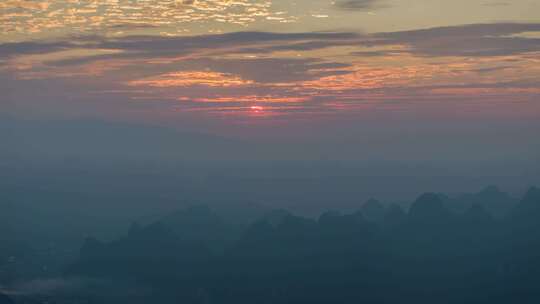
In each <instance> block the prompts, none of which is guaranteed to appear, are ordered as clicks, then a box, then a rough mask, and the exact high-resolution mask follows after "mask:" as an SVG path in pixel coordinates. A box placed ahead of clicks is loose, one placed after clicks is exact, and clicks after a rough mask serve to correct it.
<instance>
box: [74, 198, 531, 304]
mask: <svg viewBox="0 0 540 304" xmlns="http://www.w3.org/2000/svg"><path fill="white" fill-rule="evenodd" d="M488 192H494V191H493V189H491V190H490V191H488ZM447 202H448V197H446V196H443V195H440V194H434V193H426V194H423V195H421V196H419V197H418V198H417V199H416V200H415V201H414V202H413V204H412V205H411V208H410V209H409V212H408V213H405V212H404V211H403V210H402V209H401V207H399V206H398V205H391V206H389V207H388V208H385V209H386V210H385V213H384V215H383V219H382V220H381V222H380V224H376V223H374V222H371V221H368V220H366V219H365V218H364V216H363V215H362V213H361V212H356V213H352V214H342V213H340V212H338V211H328V212H324V213H322V214H321V215H320V217H319V218H318V219H317V220H315V219H311V218H305V217H301V216H296V215H293V214H291V213H289V212H288V211H286V210H274V211H272V212H269V213H267V214H266V215H265V216H263V217H261V218H260V219H259V220H257V221H255V222H254V223H253V224H251V225H249V226H247V227H246V228H245V229H243V231H242V234H241V236H240V237H239V239H238V240H235V241H232V246H230V247H228V248H227V249H226V250H224V251H223V252H220V253H219V254H217V255H216V254H214V255H213V254H210V251H209V250H208V249H206V248H205V246H202V245H201V244H200V243H197V242H195V241H194V240H192V241H188V240H187V239H186V238H182V237H180V236H179V234H177V233H176V231H174V230H173V229H171V228H169V226H173V224H175V225H177V226H176V227H177V229H179V230H178V231H179V232H182V231H186V230H188V229H192V228H200V229H203V232H202V233H207V231H205V229H209V231H215V229H218V228H220V227H222V226H221V225H222V224H223V223H222V221H221V220H220V219H219V217H218V216H216V215H215V214H213V212H212V211H211V210H209V209H208V208H205V207H200V206H199V207H195V208H190V209H185V210H181V211H179V212H176V213H174V214H172V215H171V216H170V217H167V218H166V220H165V219H164V220H163V221H160V222H159V223H156V224H152V225H148V226H141V225H137V224H134V225H132V227H131V228H130V229H129V233H128V234H127V235H126V236H124V237H122V238H119V239H118V240H116V241H113V242H108V243H107V242H99V241H97V240H95V239H88V240H87V241H86V242H85V244H84V246H83V248H82V249H81V256H80V259H79V261H77V262H76V263H75V264H74V265H73V267H72V268H71V273H74V274H78V275H82V276H90V277H102V278H119V277H122V278H127V277H129V278H133V279H136V280H137V281H142V282H145V283H146V284H147V285H149V286H152V288H153V289H154V290H153V291H152V294H156V295H159V296H160V297H163V298H165V299H167V300H168V301H165V302H164V303H169V302H170V303H175V301H176V302H178V301H180V302H182V303H197V304H198V303H202V302H201V301H202V300H200V299H201V298H204V299H206V300H205V301H207V302H209V301H216V302H218V303H235V304H236V303H240V304H243V303H246V304H247V303H272V304H274V303H287V304H288V303H343V304H346V303H347V304H348V303H381V304H394V303H396V304H397V303H420V304H430V303H443V304H461V303H471V304H477V303H480V304H506V303H513V302H514V300H515V299H519V301H520V303H526V304H533V303H538V301H539V300H540V293H539V292H538V286H537V278H538V277H540V225H538V222H539V219H540V207H539V206H540V191H539V190H538V189H536V188H532V189H530V190H529V191H528V193H527V194H526V195H525V196H524V198H523V199H522V200H521V202H520V203H519V204H518V205H516V206H515V210H514V212H512V213H511V214H510V215H508V217H507V218H505V219H504V220H499V219H497V218H495V217H493V216H491V215H490V213H489V212H488V211H487V210H486V209H487V208H486V207H485V205H484V204H473V205H471V206H470V207H469V208H468V209H466V210H464V211H463V212H460V213H456V212H452V211H451V210H449V208H448V207H447ZM203 236H207V235H206V234H203ZM197 238H200V235H197ZM201 295H204V296H201ZM210 299H211V300H210Z"/></svg>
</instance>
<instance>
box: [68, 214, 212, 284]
mask: <svg viewBox="0 0 540 304" xmlns="http://www.w3.org/2000/svg"><path fill="white" fill-rule="evenodd" d="M211 257H212V253H211V252H210V250H209V249H208V248H207V247H206V246H204V245H203V243H202V242H197V241H192V240H183V239H181V238H180V237H178V236H177V235H176V234H175V233H174V232H173V231H172V230H171V229H169V228H168V227H166V226H165V225H163V224H161V223H155V224H151V225H149V226H146V227H137V226H132V227H131V228H130V231H129V234H128V235H126V236H124V237H122V238H120V239H118V240H115V241H113V242H110V243H103V242H100V241H98V240H96V239H94V238H87V239H86V241H85V243H84V244H83V246H82V248H81V253H80V260H79V261H78V262H77V263H75V264H74V265H73V266H72V267H70V273H73V274H92V275H97V276H102V275H120V276H130V275H140V276H146V275H150V274H153V273H155V272H163V271H165V270H167V272H175V270H174V269H175V267H179V265H189V264H192V263H196V262H200V261H204V260H208V259H210V258H211Z"/></svg>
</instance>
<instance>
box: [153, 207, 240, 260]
mask: <svg viewBox="0 0 540 304" xmlns="http://www.w3.org/2000/svg"><path fill="white" fill-rule="evenodd" d="M159 223H161V224H163V225H164V226H166V227H168V228H170V229H171V230H172V231H173V232H174V233H175V234H176V235H178V236H179V237H180V238H181V239H183V240H186V241H198V242H202V243H204V244H205V245H206V246H208V247H209V248H213V249H214V250H218V251H220V250H223V249H224V248H225V247H226V246H227V245H229V244H230V243H231V242H232V241H233V240H236V239H237V238H238V237H239V235H240V227H238V226H236V225H234V224H232V223H226V222H225V221H224V220H223V219H222V218H221V217H220V216H218V215H217V213H215V212H213V211H212V210H211V209H210V208H209V207H208V206H203V205H199V206H192V207H189V208H186V209H183V210H179V211H177V212H174V213H173V214H170V215H168V216H166V217H164V218H163V219H161V220H160V221H159Z"/></svg>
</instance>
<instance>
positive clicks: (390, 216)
mask: <svg viewBox="0 0 540 304" xmlns="http://www.w3.org/2000/svg"><path fill="white" fill-rule="evenodd" d="M406 220H407V214H406V213H405V211H403V208H401V206H399V205H396V204H392V205H390V206H389V207H388V208H387V209H386V212H385V214H384V218H383V223H384V225H385V226H389V227H396V226H400V225H402V224H403V223H404V222H405V221H406Z"/></svg>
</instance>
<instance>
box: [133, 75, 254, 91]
mask: <svg viewBox="0 0 540 304" xmlns="http://www.w3.org/2000/svg"><path fill="white" fill-rule="evenodd" d="M253 84H254V82H253V81H251V80H245V79H242V78H241V77H238V76H235V75H232V74H227V73H218V72H202V71H188V72H175V73H168V74H164V75H160V76H157V77H151V78H147V79H141V80H134V81H130V82H128V85H129V86H150V87H156V88H167V87H190V86H208V87H242V86H248V85H253Z"/></svg>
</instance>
